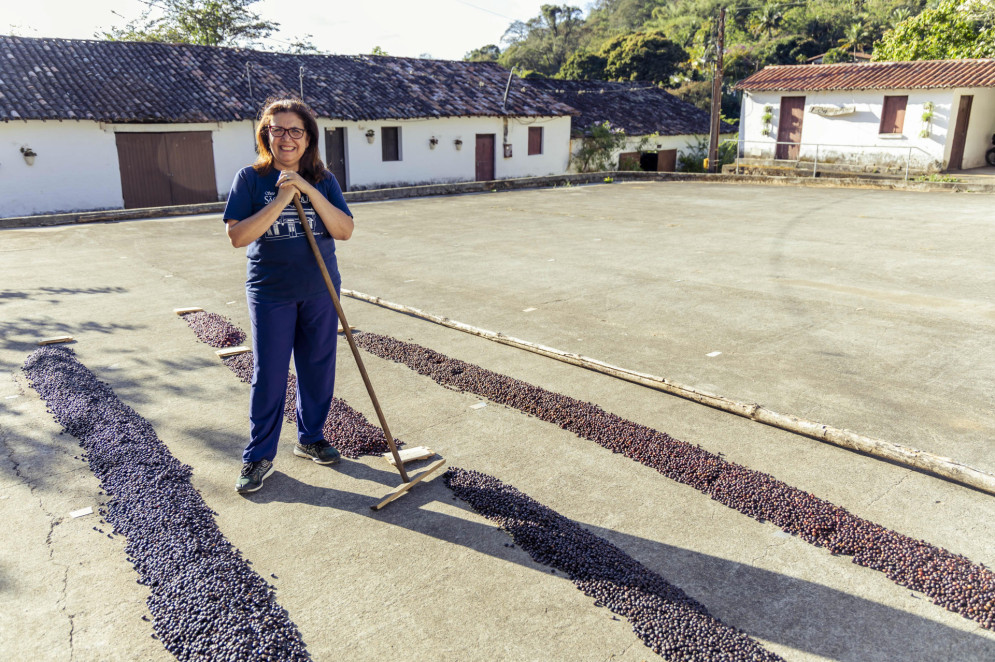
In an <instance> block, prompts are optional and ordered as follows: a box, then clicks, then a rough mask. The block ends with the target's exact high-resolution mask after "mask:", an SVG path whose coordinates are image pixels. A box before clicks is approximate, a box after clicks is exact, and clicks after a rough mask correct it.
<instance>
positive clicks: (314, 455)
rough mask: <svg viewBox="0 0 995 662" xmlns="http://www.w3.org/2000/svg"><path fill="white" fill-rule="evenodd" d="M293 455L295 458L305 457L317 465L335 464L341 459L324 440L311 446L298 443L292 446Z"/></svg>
mask: <svg viewBox="0 0 995 662" xmlns="http://www.w3.org/2000/svg"><path fill="white" fill-rule="evenodd" d="M294 455H296V456H297V457H306V458H307V459H309V460H312V461H314V462H317V463H318V464H335V463H336V462H338V461H339V459H340V458H341V455H340V454H339V452H338V451H337V450H335V448H334V447H333V446H332V445H331V444H330V443H328V442H327V441H325V440H324V439H322V440H321V441H316V442H314V443H313V444H302V443H299V442H298V443H297V444H296V445H295V446H294Z"/></svg>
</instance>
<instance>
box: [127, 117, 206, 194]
mask: <svg viewBox="0 0 995 662" xmlns="http://www.w3.org/2000/svg"><path fill="white" fill-rule="evenodd" d="M115 141H116V144H117V155H118V165H119V166H120V169H121V193H122V197H123V198H124V207H125V209H135V208H137V207H165V206H169V205H185V204H196V203H200V202H217V200H218V187H217V183H216V179H215V176H214V146H213V142H212V140H211V132H210V131H186V132H173V133H118V134H115Z"/></svg>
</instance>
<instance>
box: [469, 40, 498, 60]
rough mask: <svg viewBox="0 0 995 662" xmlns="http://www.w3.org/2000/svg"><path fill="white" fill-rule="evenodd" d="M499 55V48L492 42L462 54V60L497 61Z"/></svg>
mask: <svg viewBox="0 0 995 662" xmlns="http://www.w3.org/2000/svg"><path fill="white" fill-rule="evenodd" d="M500 55H501V49H500V48H498V47H497V46H496V45H494V44H487V45H486V46H481V47H480V48H474V49H473V50H472V51H470V52H469V53H467V54H466V55H464V56H463V61H464V62H497V59H498V57H500Z"/></svg>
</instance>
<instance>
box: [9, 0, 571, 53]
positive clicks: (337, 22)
mask: <svg viewBox="0 0 995 662" xmlns="http://www.w3.org/2000/svg"><path fill="white" fill-rule="evenodd" d="M148 1H151V2H155V0H86V1H85V2H81V1H80V0H28V1H26V2H18V3H13V2H8V1H7V0H4V4H5V5H7V6H5V7H4V9H3V11H2V12H0V34H17V35H20V36H22V37H62V38H66V39H93V38H94V33H97V32H100V31H101V30H108V29H110V28H111V27H123V26H124V25H125V24H126V23H127V22H128V21H129V20H131V19H134V18H137V17H139V16H141V14H142V12H143V10H145V9H146V8H147V6H148V5H147V2H148ZM549 3H550V0H365V1H364V0H352V1H351V2H341V1H335V0H321V1H316V0H291V1H289V2H288V1H287V0H259V2H257V3H256V4H253V5H251V6H250V10H251V11H254V12H256V13H257V14H259V15H260V16H261V17H262V18H263V19H264V20H268V21H275V22H277V23H279V24H280V28H279V32H278V33H276V34H274V35H273V37H274V39H271V40H269V41H267V42H264V48H265V50H281V49H286V47H287V46H288V45H289V44H290V42H292V41H294V40H295V39H296V38H299V37H303V36H305V35H307V34H310V35H312V37H311V42H312V43H313V44H314V45H315V46H316V47H317V48H318V49H319V50H320V51H322V52H327V53H336V54H340V55H358V54H363V53H370V52H371V51H372V50H373V48H374V47H375V46H379V47H380V48H381V49H383V50H384V51H386V52H387V54H388V55H397V56H401V57H433V58H436V59H442V60H459V59H462V58H463V56H464V55H465V54H466V53H468V52H469V51H472V50H473V49H475V48H479V47H481V46H485V45H487V44H497V45H499V46H501V47H502V48H503V47H504V45H503V44H501V43H500V40H501V36H502V35H503V34H504V32H505V30H507V29H508V26H509V25H511V23H512V22H513V21H516V20H520V21H526V20H528V19H530V18H533V17H535V16H538V15H539V7H541V6H542V5H543V4H549ZM572 4H574V5H575V6H580V7H582V8H583V9H585V12H586V10H587V5H588V4H589V3H588V2H587V1H586V0H585V1H582V2H575V3H572Z"/></svg>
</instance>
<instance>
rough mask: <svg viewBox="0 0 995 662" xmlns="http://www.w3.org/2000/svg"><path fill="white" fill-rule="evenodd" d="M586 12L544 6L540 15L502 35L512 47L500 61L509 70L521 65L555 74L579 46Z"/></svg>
mask: <svg viewBox="0 0 995 662" xmlns="http://www.w3.org/2000/svg"><path fill="white" fill-rule="evenodd" d="M582 14H583V12H581V10H580V9H579V8H577V7H572V6H569V5H543V6H542V7H541V8H540V14H539V16H536V17H534V18H531V19H529V20H528V21H524V22H523V21H515V22H514V23H512V24H511V25H510V26H509V27H508V29H507V30H506V31H505V33H504V36H503V37H502V41H504V42H505V43H507V44H508V47H507V48H505V49H504V51H502V52H501V55H500V56H499V58H498V62H500V63H501V65H502V66H504V67H507V68H509V69H510V68H512V67H518V68H519V69H529V70H532V71H537V72H539V73H541V74H543V75H546V76H552V75H553V74H555V73H556V72H557V71H559V70H560V67H562V66H563V63H564V62H566V60H567V58H568V57H570V55H571V54H572V53H573V52H574V51H575V50H577V48H578V45H579V43H580V36H581V27H582V26H583V23H584V21H583V19H582V18H581V16H582Z"/></svg>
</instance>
